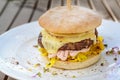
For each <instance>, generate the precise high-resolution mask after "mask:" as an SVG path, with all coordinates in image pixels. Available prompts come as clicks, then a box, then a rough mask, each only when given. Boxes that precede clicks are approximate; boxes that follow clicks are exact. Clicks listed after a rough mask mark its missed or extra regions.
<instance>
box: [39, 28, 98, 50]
mask: <svg viewBox="0 0 120 80" xmlns="http://www.w3.org/2000/svg"><path fill="white" fill-rule="evenodd" d="M95 35H96V37H97V36H98V32H97V30H96V29H95ZM41 40H42V35H41V33H40V35H39V37H38V45H39V46H40V47H44V46H43V44H42V41H41ZM93 43H94V42H93V40H91V39H90V38H89V39H85V40H82V41H79V42H75V43H72V42H69V43H66V44H64V45H63V46H62V47H60V48H59V50H81V49H85V48H89V47H90V46H91V45H92V44H93Z"/></svg>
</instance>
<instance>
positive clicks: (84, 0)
mask: <svg viewBox="0 0 120 80" xmlns="http://www.w3.org/2000/svg"><path fill="white" fill-rule="evenodd" d="M79 2H80V6H83V7H86V8H90V5H89V3H88V0H79Z"/></svg>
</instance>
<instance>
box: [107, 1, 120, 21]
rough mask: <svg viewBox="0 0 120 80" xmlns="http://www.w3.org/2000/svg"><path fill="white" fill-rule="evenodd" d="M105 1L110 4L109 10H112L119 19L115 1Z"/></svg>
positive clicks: (118, 10)
mask: <svg viewBox="0 0 120 80" xmlns="http://www.w3.org/2000/svg"><path fill="white" fill-rule="evenodd" d="M107 3H108V5H109V6H110V8H111V10H112V11H113V14H114V15H115V16H116V18H117V19H118V20H119V21H120V7H119V6H118V4H117V1H113V0H107ZM113 5H114V6H113Z"/></svg>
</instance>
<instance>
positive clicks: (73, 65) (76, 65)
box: [43, 54, 100, 70]
mask: <svg viewBox="0 0 120 80" xmlns="http://www.w3.org/2000/svg"><path fill="white" fill-rule="evenodd" d="M99 59H100V54H98V55H94V56H91V57H89V58H88V59H87V60H85V61H83V62H68V61H57V62H56V63H55V64H54V65H53V67H55V68H60V69H70V70H71V69H80V68H85V67H88V66H90V65H92V64H94V63H96V62H97V61H98V60H99ZM43 60H45V62H49V61H48V59H47V57H45V56H43Z"/></svg>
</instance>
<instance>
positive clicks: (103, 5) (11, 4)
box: [0, 0, 120, 80]
mask: <svg viewBox="0 0 120 80" xmlns="http://www.w3.org/2000/svg"><path fill="white" fill-rule="evenodd" d="M72 4H73V5H78V6H84V7H87V8H90V9H93V10H95V11H98V13H99V14H100V15H102V17H103V18H104V19H107V20H113V21H115V22H120V0H72ZM64 5H66V0H0V34H2V33H4V32H6V31H8V30H10V29H11V28H14V27H16V26H18V25H21V24H24V23H29V22H31V21H36V20H38V18H39V17H40V16H41V15H42V14H43V13H44V12H45V11H47V10H48V9H50V8H53V7H55V6H64ZM0 80H15V79H13V78H11V77H8V76H7V75H5V74H3V73H1V72H0Z"/></svg>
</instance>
